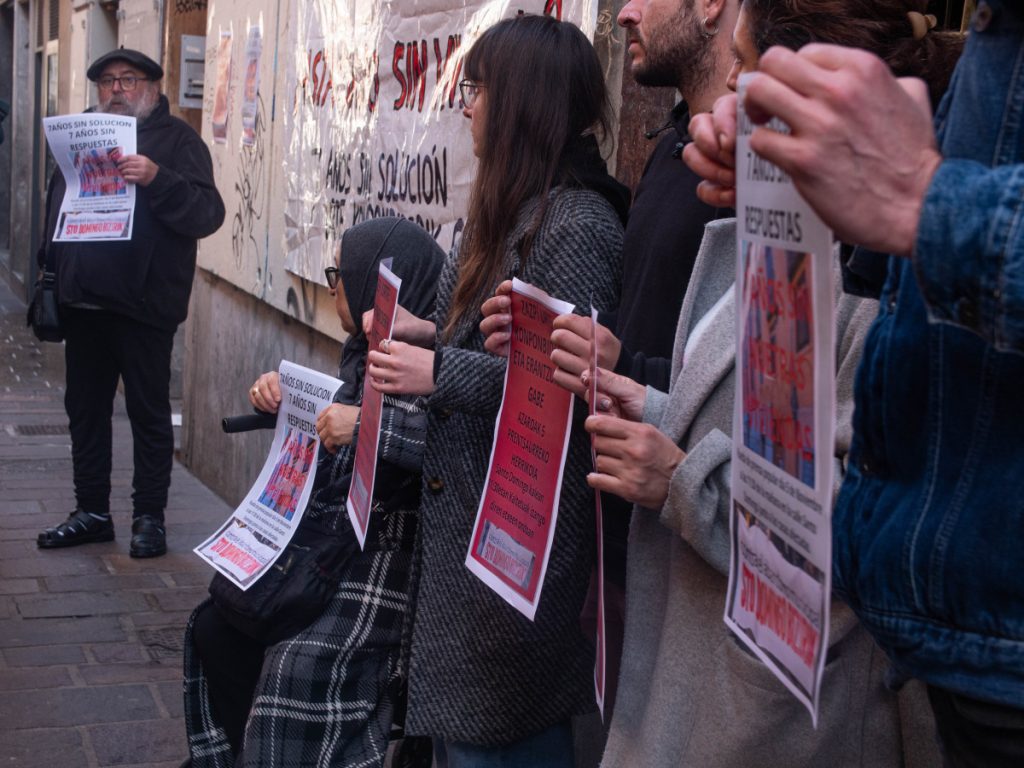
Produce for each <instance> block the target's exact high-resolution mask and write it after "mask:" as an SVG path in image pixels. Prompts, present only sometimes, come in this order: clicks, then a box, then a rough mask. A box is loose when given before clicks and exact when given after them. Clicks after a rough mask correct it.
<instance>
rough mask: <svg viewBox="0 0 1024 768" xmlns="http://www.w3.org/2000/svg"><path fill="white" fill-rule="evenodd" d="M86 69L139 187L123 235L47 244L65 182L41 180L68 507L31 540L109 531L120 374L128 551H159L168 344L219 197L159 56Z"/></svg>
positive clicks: (127, 56)
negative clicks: (60, 347)
mask: <svg viewBox="0 0 1024 768" xmlns="http://www.w3.org/2000/svg"><path fill="white" fill-rule="evenodd" d="M86 74H87V76H88V78H89V79H90V80H91V81H92V82H94V83H95V84H96V88H97V95H98V101H99V103H98V105H97V106H96V108H95V111H98V112H106V113H110V114H116V115H129V116H132V117H135V118H136V119H137V121H138V123H137V126H138V127H137V131H138V153H137V154H133V155H121V156H119V157H118V158H117V167H118V170H119V171H120V173H121V175H122V176H123V177H124V180H125V181H127V182H129V183H132V184H135V185H136V202H135V221H134V225H133V229H132V236H131V239H130V240H126V241H117V242H53V239H52V238H53V233H54V231H55V228H56V222H57V217H58V215H59V212H60V200H62V199H63V196H64V192H65V183H64V178H63V177H62V176H61V174H60V173H59V172H58V173H56V174H54V176H53V178H52V179H51V180H50V185H49V189H48V196H47V221H46V230H45V233H44V234H45V243H46V245H45V249H46V250H47V251H48V252H49V254H50V259H51V261H52V262H53V263H54V264H55V265H56V271H57V287H58V297H59V301H60V311H61V324H62V327H63V331H64V336H65V342H66V343H65V361H66V367H67V389H66V393H65V396H64V404H65V408H66V409H67V413H68V419H69V421H70V425H71V446H72V461H73V464H74V485H75V509H74V511H73V512H72V513H71V515H70V517H68V519H67V520H65V521H64V522H62V523H60V524H59V525H57V526H56V527H53V528H48V529H46V530H45V531H43V532H42V533H40V534H39V538H38V542H37V543H38V545H39V547H41V548H44V549H50V548H56V547H71V546H76V545H78V544H87V543H90V542H98V541H110V540H112V539H113V538H114V526H113V522H112V521H111V518H110V467H111V440H112V434H111V415H112V412H113V400H114V394H115V392H116V389H117V383H118V379H121V380H123V382H124V394H125V404H126V406H127V410H128V418H129V420H130V422H131V427H132V439H133V447H134V465H135V470H134V476H133V479H132V486H133V489H134V492H133V494H132V507H133V520H132V538H131V544H130V548H129V554H130V555H131V556H132V557H156V556H158V555H162V554H164V553H165V552H166V551H167V544H166V534H165V529H164V507H165V506H166V505H167V491H168V487H169V486H170V479H171V465H172V462H173V454H174V432H173V429H172V426H171V407H170V393H169V385H170V369H171V347H172V344H173V340H174V332H175V330H176V329H177V327H178V324H179V323H181V321H182V320H184V319H185V316H186V314H187V312H188V301H189V295H190V293H191V290H192V277H193V274H194V272H195V264H196V241H197V240H198V239H199V238H201V237H206V236H207V235H210V234H212V233H213V232H215V231H216V230H217V229H218V228H219V227H220V225H221V223H223V221H224V203H223V201H222V200H221V197H220V194H219V193H218V192H217V188H216V186H215V185H214V179H213V164H212V162H211V160H210V153H209V151H208V149H207V148H206V145H205V144H204V143H203V141H202V139H201V138H200V137H199V135H198V134H196V132H195V131H194V130H193V129H192V128H191V127H189V125H188V124H186V123H185V122H183V121H182V120H179V119H178V118H176V117H172V116H171V114H170V112H169V107H168V101H167V98H166V97H165V96H163V95H161V93H160V83H161V80H162V78H163V69H162V68H161V67H160V65H159V64H157V63H156V62H155V61H153V59H151V58H150V57H149V56H146V55H145V54H143V53H140V52H139V51H134V50H130V49H127V48H119V49H117V50H113V51H110V52H109V53H107V54H104V55H103V56H100V57H99V58H98V59H97V60H96V61H95V62H93V64H92V65H91V66H90V67H89V69H88V71H87V73H86ZM41 265H42V262H41V263H40V266H41Z"/></svg>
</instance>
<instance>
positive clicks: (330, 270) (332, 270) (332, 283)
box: [324, 267, 341, 291]
mask: <svg viewBox="0 0 1024 768" xmlns="http://www.w3.org/2000/svg"><path fill="white" fill-rule="evenodd" d="M324 277H326V278H327V287H328V288H330V289H331V290H332V291H334V290H337V288H338V280H339V279H340V278H341V270H340V269H338V268H337V267H327V268H326V269H325V270H324Z"/></svg>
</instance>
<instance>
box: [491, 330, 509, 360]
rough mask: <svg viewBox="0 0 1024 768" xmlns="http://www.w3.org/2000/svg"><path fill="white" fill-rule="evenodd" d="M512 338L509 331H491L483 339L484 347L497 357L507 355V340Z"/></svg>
mask: <svg viewBox="0 0 1024 768" xmlns="http://www.w3.org/2000/svg"><path fill="white" fill-rule="evenodd" d="M511 339H512V334H510V333H492V334H491V335H490V336H488V337H487V338H486V339H484V349H486V350H487V351H488V352H490V353H491V354H492V355H497V356H498V357H508V348H509V342H510V340H511Z"/></svg>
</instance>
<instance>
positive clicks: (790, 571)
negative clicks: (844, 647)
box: [725, 75, 835, 725]
mask: <svg viewBox="0 0 1024 768" xmlns="http://www.w3.org/2000/svg"><path fill="white" fill-rule="evenodd" d="M754 76H755V77H756V75H754ZM747 82H749V78H744V79H741V81H740V98H739V104H740V106H739V113H738V115H737V141H736V144H737V146H736V178H737V184H736V187H737V205H736V214H737V227H736V232H737V262H736V285H737V287H738V301H737V302H736V308H737V322H736V332H737V354H736V381H737V384H738V385H737V387H736V399H735V407H734V412H733V436H734V439H733V454H732V474H731V481H732V504H731V514H730V534H731V535H730V537H731V546H732V554H731V558H730V570H729V591H728V597H727V603H726V609H725V622H726V624H727V625H728V626H729V627H730V628H731V629H732V630H733V631H734V632H735V633H736V634H737V635H738V636H739V638H740V639H741V640H742V641H743V642H744V643H745V644H746V645H747V646H749V647H750V649H751V650H752V651H753V652H754V653H755V654H756V655H757V656H758V657H759V658H760V659H761V660H762V661H763V662H764V663H765V664H767V665H768V667H769V668H770V669H771V670H772V671H773V672H774V673H775V675H776V676H777V677H778V678H779V679H780V680H781V681H782V683H783V684H784V685H785V686H786V687H787V688H788V689H789V690H790V691H791V692H792V693H793V694H794V695H795V696H796V697H797V698H798V699H799V700H800V701H802V702H803V703H804V705H805V706H806V707H807V708H808V710H809V711H810V713H811V718H812V721H813V722H814V724H815V725H817V719H818V704H819V693H820V687H821V676H822V671H823V669H824V662H825V652H826V650H827V648H828V621H829V599H830V594H831V589H832V583H831V573H832V526H831V510H832V487H833V485H832V484H833V473H834V467H833V464H834V462H833V454H834V450H833V444H834V433H835V362H834V361H835V351H834V349H835V347H834V336H835V331H834V329H835V319H834V318H835V310H834V281H833V264H832V260H833V258H834V256H833V249H832V233H831V232H830V231H829V229H828V228H827V227H826V226H825V225H824V224H823V223H822V221H821V220H820V219H819V218H818V217H817V215H815V213H814V212H813V211H812V210H811V208H810V206H808V205H807V204H806V203H805V202H804V201H803V199H802V198H801V197H800V195H799V193H798V192H797V190H796V188H795V187H794V185H793V183H792V181H791V180H790V179H789V177H788V176H786V174H784V173H783V172H782V171H781V170H780V169H779V168H777V167H775V166H774V165H771V164H770V163H768V162H767V161H765V160H764V159H762V158H760V157H759V156H758V155H756V154H755V153H753V151H752V150H751V149H750V134H751V132H752V130H753V125H752V124H751V123H750V121H749V119H748V118H747V116H746V115H745V114H744V112H743V108H742V103H743V94H744V92H745V86H746V83H747ZM770 127H771V128H772V129H774V130H779V131H781V132H786V131H787V128H786V126H785V125H784V124H782V123H779V122H778V121H773V123H772V124H771V126H770Z"/></svg>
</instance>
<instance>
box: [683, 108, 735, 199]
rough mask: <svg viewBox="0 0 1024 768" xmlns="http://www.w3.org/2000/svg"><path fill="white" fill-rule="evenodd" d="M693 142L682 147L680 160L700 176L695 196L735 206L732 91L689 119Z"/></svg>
mask: <svg viewBox="0 0 1024 768" xmlns="http://www.w3.org/2000/svg"><path fill="white" fill-rule="evenodd" d="M689 130H690V135H691V136H692V137H693V142H692V143H690V144H687V145H686V147H685V148H684V149H683V162H685V163H686V164H687V165H688V166H689V167H690V169H691V170H692V171H693V172H694V173H696V174H697V175H698V176H700V177H701V178H702V179H704V181H702V182H701V183H700V184H699V185H698V186H697V197H698V198H700V199H701V200H702V201H703V202H704V203H707V204H708V205H712V206H715V207H716V208H734V207H735V206H736V171H735V167H736V94H729V95H727V96H723V97H721V98H720V99H718V100H717V101H716V102H715V106H714V108H713V109H712V112H711V113H710V114H707V113H704V114H699V115H696V116H694V118H693V119H692V120H691V121H690V128H689Z"/></svg>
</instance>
